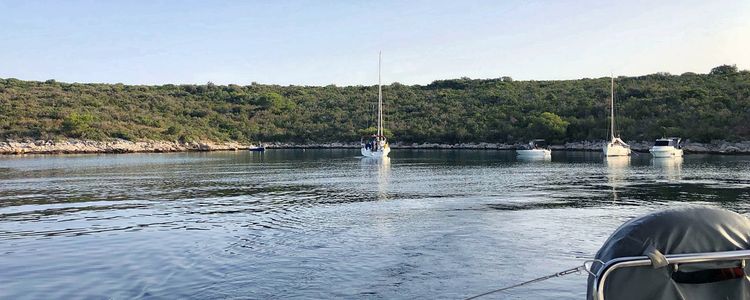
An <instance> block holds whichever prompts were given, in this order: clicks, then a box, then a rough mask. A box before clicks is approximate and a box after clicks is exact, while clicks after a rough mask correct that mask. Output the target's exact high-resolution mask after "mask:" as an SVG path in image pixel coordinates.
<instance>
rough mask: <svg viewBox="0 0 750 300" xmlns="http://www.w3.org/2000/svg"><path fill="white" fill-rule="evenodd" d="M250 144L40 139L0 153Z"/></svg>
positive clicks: (1, 145)
mask: <svg viewBox="0 0 750 300" xmlns="http://www.w3.org/2000/svg"><path fill="white" fill-rule="evenodd" d="M247 148H248V145H243V144H240V143H236V142H227V143H214V142H177V141H174V142H170V141H139V142H133V141H127V140H120V139H116V140H110V141H90V140H77V139H70V140H63V141H52V140H37V141H3V142H0V154H73V153H136V152H186V151H222V150H242V149H247Z"/></svg>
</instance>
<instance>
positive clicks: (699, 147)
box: [266, 141, 750, 154]
mask: <svg viewBox="0 0 750 300" xmlns="http://www.w3.org/2000/svg"><path fill="white" fill-rule="evenodd" d="M628 144H629V145H630V147H631V149H633V151H636V152H648V149H649V148H650V147H651V146H652V145H653V141H640V142H638V141H628ZM525 145H526V144H525V143H516V144H505V143H460V144H438V143H421V144H420V143H399V142H395V143H391V148H393V149H477V150H515V149H518V148H520V147H523V146H525ZM266 147H267V148H278V149H358V148H359V147H361V146H360V144H359V143H306V144H296V143H269V144H267V145H266ZM603 147H604V141H582V142H569V143H565V144H563V145H552V146H550V148H552V149H553V150H567V151H602V148H603ZM682 149H683V150H685V152H686V153H715V154H750V141H744V142H736V143H733V142H727V141H713V142H711V143H697V142H690V141H687V142H684V143H683V147H682Z"/></svg>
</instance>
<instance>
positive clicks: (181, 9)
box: [0, 0, 750, 85]
mask: <svg viewBox="0 0 750 300" xmlns="http://www.w3.org/2000/svg"><path fill="white" fill-rule="evenodd" d="M378 50H382V51H383V68H384V69H383V81H384V82H386V83H389V82H394V81H397V82H401V83H405V84H415V83H416V84H426V83H429V82H431V81H433V80H436V79H448V78H458V77H463V76H466V77H471V78H497V77H500V76H506V75H507V76H511V77H513V78H515V79H536V80H544V79H575V78H583V77H601V76H608V75H609V74H610V73H614V74H616V75H642V74H650V73H655V72H670V73H673V74H680V73H682V72H687V71H691V72H699V73H706V72H708V71H709V70H710V69H711V68H712V67H714V66H717V65H720V64H737V66H738V67H739V68H740V69H750V1H747V0H735V1H730V0H718V1H706V0H682V1H671V0H670V1H499V0H495V1H484V0H476V1H455V0H451V1H442V0H441V1H353V0H349V1H344V0H341V1H323V0H316V1H270V0H269V1H158V0H156V1H145V0H144V1H135V0H130V1H124V0H123V1H93V0H92V1H74V0H71V1H24V0H0V78H8V77H13V78H19V79H27V80H46V79H51V78H53V79H56V80H58V81H67V82H109V83H116V82H122V83H126V84H164V83H206V82H208V81H212V82H214V83H217V84H228V83H236V84H249V83H251V82H253V81H255V82H259V83H273V84H282V85H288V84H295V85H327V84H336V85H358V84H363V85H371V84H374V83H376V82H377V53H378Z"/></svg>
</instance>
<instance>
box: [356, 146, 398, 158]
mask: <svg viewBox="0 0 750 300" xmlns="http://www.w3.org/2000/svg"><path fill="white" fill-rule="evenodd" d="M360 152H361V153H362V156H364V157H372V158H381V157H388V153H390V152H391V148H390V147H385V148H381V149H378V151H371V150H370V149H367V148H364V147H362V148H361V149H360Z"/></svg>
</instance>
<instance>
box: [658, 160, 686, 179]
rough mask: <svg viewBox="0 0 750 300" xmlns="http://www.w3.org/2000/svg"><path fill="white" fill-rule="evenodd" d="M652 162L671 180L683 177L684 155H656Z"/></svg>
mask: <svg viewBox="0 0 750 300" xmlns="http://www.w3.org/2000/svg"><path fill="white" fill-rule="evenodd" d="M651 164H652V165H653V166H654V167H656V168H657V169H661V170H662V172H663V174H664V175H665V176H666V178H667V179H669V180H680V179H682V157H654V158H652V159H651Z"/></svg>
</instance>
